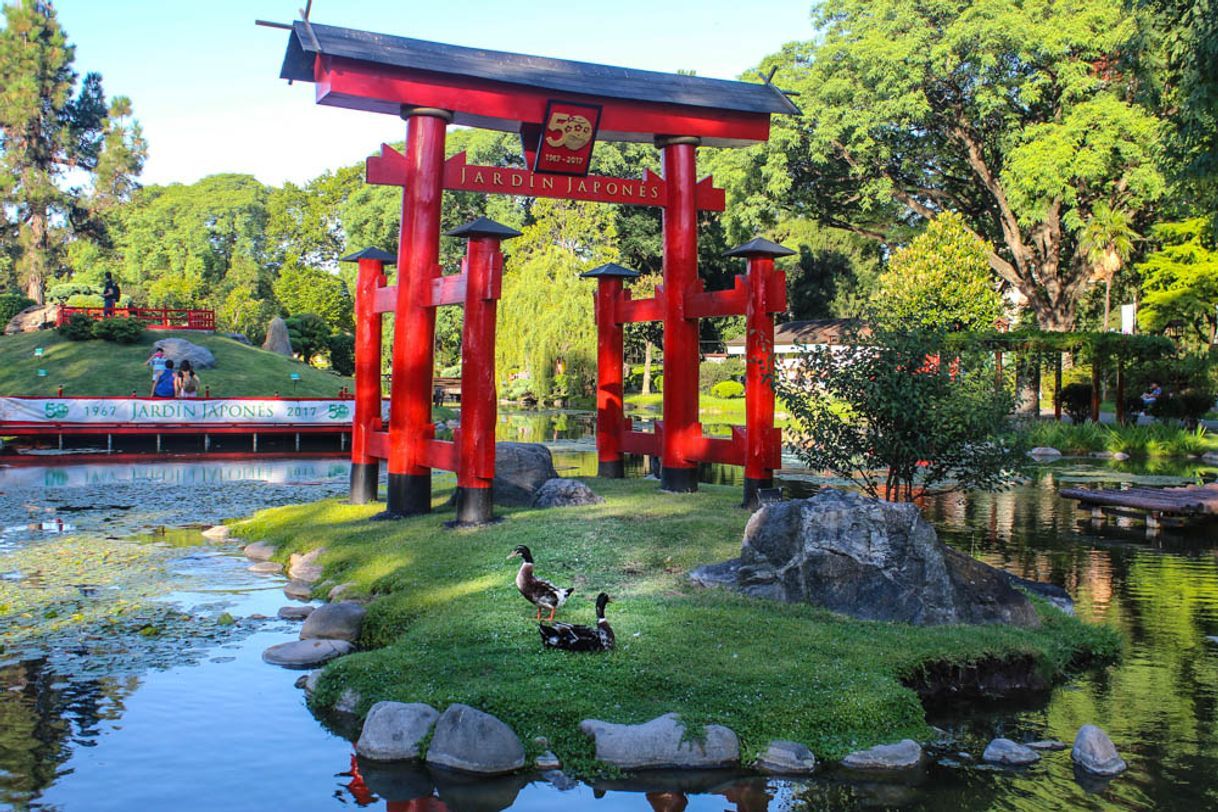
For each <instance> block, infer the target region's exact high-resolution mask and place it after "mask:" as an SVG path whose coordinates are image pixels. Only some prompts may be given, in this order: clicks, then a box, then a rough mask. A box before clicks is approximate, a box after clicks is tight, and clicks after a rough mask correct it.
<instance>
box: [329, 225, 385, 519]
mask: <svg viewBox="0 0 1218 812" xmlns="http://www.w3.org/2000/svg"><path fill="white" fill-rule="evenodd" d="M341 261H342V262H358V263H359V271H358V276H357V277H356V283H355V415H354V416H353V418H352V420H351V496H350V499H351V504H353V505H364V504H367V503H368V502H375V501H376V488H377V474H378V472H379V470H380V461H379V460H377V458H376V457H374V456H373V455H372V453H371V443H372V435H373V433H374V432H376V431H379V430H380V428H381V314H380V313H377V312H376V291H377V289H378V288H380V287H383V286H384V284H385V266H386V265H392V264H394V263H395V262H396V261H397V258H396V257H394V256H393V254H390V253H389V252H388V251H382V250H381V249H379V248H365V249H364V250H363V251H360V252H359V253H356V254H352V255H351V256H349V257H343V259H342V260H341ZM345 391H346V387H343V390H342V391H340V392H339V397H340V398H341V397H343V393H344V392H345Z"/></svg>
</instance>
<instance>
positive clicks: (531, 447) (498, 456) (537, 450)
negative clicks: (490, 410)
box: [494, 443, 558, 507]
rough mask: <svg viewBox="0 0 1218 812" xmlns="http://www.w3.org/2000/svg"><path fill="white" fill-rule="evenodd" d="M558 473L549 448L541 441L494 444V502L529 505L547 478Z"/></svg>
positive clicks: (553, 477) (553, 476)
mask: <svg viewBox="0 0 1218 812" xmlns="http://www.w3.org/2000/svg"><path fill="white" fill-rule="evenodd" d="M557 477H558V472H557V471H555V470H554V458H553V457H551V456H550V449H548V448H546V447H545V446H544V445H541V444H539V443H496V444H495V482H494V490H495V497H494V498H495V502H496V503H497V504H500V505H518V506H520V507H527V506H529V505H530V504H532V503H533V496H534V495H535V494H536V493H537V491H538V489H539V488H541V486H542V485H543V484H545V482H546V481H547V480H550V479H555V478H557Z"/></svg>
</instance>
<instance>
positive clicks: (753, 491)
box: [740, 477, 774, 510]
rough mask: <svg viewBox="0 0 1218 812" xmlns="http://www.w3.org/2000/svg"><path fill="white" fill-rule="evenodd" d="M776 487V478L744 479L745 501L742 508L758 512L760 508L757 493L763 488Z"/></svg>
mask: <svg viewBox="0 0 1218 812" xmlns="http://www.w3.org/2000/svg"><path fill="white" fill-rule="evenodd" d="M772 487H774V478H773V477H765V478H763V479H753V478H751V477H745V478H744V501H743V502H741V503H740V507H742V508H745V509H747V510H756V509H757V508H758V506H759V505H758V502H757V491H759V490H761V489H762V488H772Z"/></svg>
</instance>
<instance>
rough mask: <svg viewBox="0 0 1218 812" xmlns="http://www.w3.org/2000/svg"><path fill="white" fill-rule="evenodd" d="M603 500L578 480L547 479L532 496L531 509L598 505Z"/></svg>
mask: <svg viewBox="0 0 1218 812" xmlns="http://www.w3.org/2000/svg"><path fill="white" fill-rule="evenodd" d="M604 501H605V500H604V499H603V498H602V497H600V496H597V495H596V493H594V492H593V490H592V489H591V488H589V487H588V486H587V485H585V484H584V483H582V482H580V481H579V480H578V479H561V478H557V479H547V480H546V481H545V482H544V483H543V484H542V486H541V487H540V488H538V489H537V493H535V494H533V507H535V508H557V507H578V506H580V505H599V504H600V503H601V502H604Z"/></svg>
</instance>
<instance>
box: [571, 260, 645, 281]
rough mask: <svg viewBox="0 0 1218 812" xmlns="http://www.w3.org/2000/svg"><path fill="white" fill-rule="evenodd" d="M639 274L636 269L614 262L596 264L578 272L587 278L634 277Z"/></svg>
mask: <svg viewBox="0 0 1218 812" xmlns="http://www.w3.org/2000/svg"><path fill="white" fill-rule="evenodd" d="M639 276H642V274H640V273H639V272H638V271H632V270H631V269H629V268H624V267H622V266H621V265H618V264H617V263H616V262H606V263H605V264H604V265H598V266H597V267H595V268H593V269H592V270H590V271H585V272H583V273H581V274H580V277H581V278H587V279H635V278H637V277H639Z"/></svg>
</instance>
